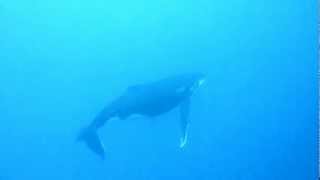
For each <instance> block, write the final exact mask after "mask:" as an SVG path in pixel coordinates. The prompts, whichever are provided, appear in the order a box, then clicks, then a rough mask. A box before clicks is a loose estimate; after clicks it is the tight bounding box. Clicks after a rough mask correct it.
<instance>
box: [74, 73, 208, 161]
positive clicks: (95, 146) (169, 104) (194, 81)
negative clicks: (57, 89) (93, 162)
mask: <svg viewBox="0 0 320 180" xmlns="http://www.w3.org/2000/svg"><path fill="white" fill-rule="evenodd" d="M204 79H205V75H204V74H202V73H189V74H180V75H176V76H172V77H168V78H164V79H160V80H158V81H153V82H149V83H144V84H137V85H133V86H129V87H128V88H127V89H126V91H125V92H124V93H123V94H122V95H120V96H119V97H118V98H116V99H115V100H113V101H112V102H110V103H109V104H108V105H107V106H105V107H104V108H103V109H102V110H101V111H100V113H98V114H97V116H96V117H95V118H94V119H93V121H92V122H91V123H90V124H89V125H88V126H86V127H85V128H83V129H82V130H81V131H80V133H79V135H78V137H77V140H78V141H81V142H84V143H85V144H86V145H87V147H89V149H90V150H91V151H93V152H94V153H96V154H97V155H98V156H100V157H101V158H102V159H103V158H104V157H105V150H104V146H103V143H102V141H101V140H100V138H99V136H98V130H99V129H100V128H101V127H102V126H104V125H105V123H106V122H107V121H108V120H109V119H111V118H114V117H117V118H120V119H126V118H128V117H129V116H131V115H137V114H138V115H143V116H147V117H155V116H159V115H161V114H164V113H166V112H169V111H170V110H172V109H174V108H176V107H179V108H180V130H181V138H180V148H183V147H184V146H185V145H186V143H187V138H188V127H189V123H188V122H189V121H188V116H189V106H190V98H191V96H192V94H193V93H194V91H195V90H196V89H197V88H198V87H200V85H201V84H202V83H203V82H204Z"/></svg>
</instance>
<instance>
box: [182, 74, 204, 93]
mask: <svg viewBox="0 0 320 180" xmlns="http://www.w3.org/2000/svg"><path fill="white" fill-rule="evenodd" d="M181 80H182V82H183V84H184V85H183V87H184V88H187V89H189V90H190V91H191V92H193V91H194V90H196V89H198V88H199V87H200V86H202V85H203V83H204V82H205V80H206V75H205V74H204V73H189V74H184V75H183V78H181Z"/></svg>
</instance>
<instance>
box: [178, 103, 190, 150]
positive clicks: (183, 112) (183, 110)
mask: <svg viewBox="0 0 320 180" xmlns="http://www.w3.org/2000/svg"><path fill="white" fill-rule="evenodd" d="M189 112H190V97H188V98H186V99H185V100H184V101H183V102H182V103H181V105H180V127H181V137H180V148H183V147H184V146H185V145H186V144H187V140H188V128H189V121H188V117H189Z"/></svg>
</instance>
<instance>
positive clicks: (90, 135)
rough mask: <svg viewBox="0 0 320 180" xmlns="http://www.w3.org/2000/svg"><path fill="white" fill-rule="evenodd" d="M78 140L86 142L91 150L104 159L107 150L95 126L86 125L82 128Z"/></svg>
mask: <svg viewBox="0 0 320 180" xmlns="http://www.w3.org/2000/svg"><path fill="white" fill-rule="evenodd" d="M77 141H82V142H84V143H85V144H86V145H87V146H88V147H89V149H90V150H91V151H93V152H94V153H96V154H97V155H98V156H99V157H101V158H102V159H104V157H105V151H104V146H103V144H102V142H101V140H100V138H99V136H98V134H97V130H96V129H94V128H90V127H86V128H84V129H82V131H81V132H80V133H79V135H78V137H77Z"/></svg>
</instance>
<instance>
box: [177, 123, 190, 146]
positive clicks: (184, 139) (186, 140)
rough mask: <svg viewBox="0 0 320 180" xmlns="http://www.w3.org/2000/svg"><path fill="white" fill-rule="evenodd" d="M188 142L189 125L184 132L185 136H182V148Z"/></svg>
mask: <svg viewBox="0 0 320 180" xmlns="http://www.w3.org/2000/svg"><path fill="white" fill-rule="evenodd" d="M187 142H188V127H187V128H186V131H185V132H184V136H183V137H181V138H180V146H179V147H180V148H181V149H182V148H184V147H185V146H186V144H187Z"/></svg>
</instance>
